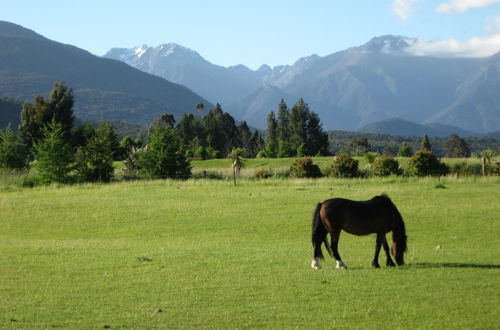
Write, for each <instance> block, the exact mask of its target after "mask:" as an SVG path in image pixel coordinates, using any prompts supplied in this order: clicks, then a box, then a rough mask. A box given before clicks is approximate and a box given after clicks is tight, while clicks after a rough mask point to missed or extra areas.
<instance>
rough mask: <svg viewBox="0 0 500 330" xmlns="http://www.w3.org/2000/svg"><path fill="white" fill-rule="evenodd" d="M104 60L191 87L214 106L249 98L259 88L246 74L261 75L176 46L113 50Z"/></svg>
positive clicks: (171, 44) (170, 44) (173, 44)
mask: <svg viewBox="0 0 500 330" xmlns="http://www.w3.org/2000/svg"><path fill="white" fill-rule="evenodd" d="M104 57H105V58H111V59H117V60H120V61H123V62H125V63H127V64H129V65H131V66H133V67H135V68H137V69H139V70H142V71H144V72H148V73H151V74H154V75H156V76H159V77H162V78H165V79H167V80H169V81H173V82H175V83H178V84H182V85H186V86H189V88H191V89H192V90H193V91H195V92H196V93H199V94H200V95H203V96H204V97H206V98H207V99H209V100H210V101H211V102H214V103H215V102H219V103H221V104H223V105H224V104H227V103H229V102H231V101H234V100H235V99H237V98H239V97H241V96H244V95H246V94H248V93H249V92H251V91H252V90H253V89H254V88H255V87H256V86H257V85H255V83H252V82H251V80H250V81H249V80H248V79H245V76H244V72H243V71H247V72H246V73H247V74H248V73H249V74H251V75H252V77H253V76H256V75H257V74H255V73H254V71H251V70H250V69H248V68H246V67H244V66H239V67H237V68H234V69H227V68H224V67H221V66H218V65H214V64H212V63H210V62H208V61H207V60H205V59H204V58H203V57H201V56H200V55H199V54H198V53H197V52H195V51H193V50H190V49H188V48H185V47H183V46H180V45H177V44H175V43H169V44H163V45H160V46H158V47H148V46H146V45H141V46H137V47H134V48H132V49H126V48H112V49H111V50H110V51H109V52H108V53H106V54H105V55H104ZM242 67H243V68H242ZM245 69H246V70H245ZM249 71H250V72H249ZM254 80H255V79H254Z"/></svg>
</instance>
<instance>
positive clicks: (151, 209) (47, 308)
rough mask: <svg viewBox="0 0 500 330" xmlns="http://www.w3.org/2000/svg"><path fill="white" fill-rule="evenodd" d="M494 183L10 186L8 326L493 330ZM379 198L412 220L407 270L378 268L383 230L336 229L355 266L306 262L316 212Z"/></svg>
mask: <svg viewBox="0 0 500 330" xmlns="http://www.w3.org/2000/svg"><path fill="white" fill-rule="evenodd" d="M226 162H227V160H226ZM205 164H207V163H205ZM193 165H194V167H195V170H201V164H193ZM215 167H216V166H215V165H214V168H215ZM276 167H285V166H282V165H276ZM207 168H208V164H207ZM245 171H247V170H245ZM499 186H500V178H499V177H484V178H481V177H468V178H451V177H446V178H441V179H439V181H438V179H436V178H420V179H419V178H405V177H390V178H369V179H328V178H323V179H317V180H305V179H303V180H299V179H293V180H292V179H287V180H279V179H269V180H249V179H245V178H243V179H241V180H239V181H238V183H237V185H236V186H235V185H234V184H233V183H232V181H231V180H203V179H200V180H193V179H191V180H188V181H169V180H167V181H135V182H134V181H132V182H118V183H111V184H105V185H104V184H85V185H73V186H60V185H53V186H46V187H35V188H32V189H23V188H19V187H17V186H15V185H3V186H0V210H1V215H0V328H13V329H14V328H15V329H24V328H51V327H62V328H71V329H80V328H85V329H88V328H103V327H109V328H275V329H276V328H315V329H317V328H322V329H332V328H375V329H377V328H380V329H382V328H384V329H385V328H417V329H418V328H436V329H438V328H459V329H460V328H461V329H470V328H498V327H500V313H499V308H498V306H499V305H500V295H499V292H500V276H499V275H500V252H499V250H498V243H499V239H498V237H499V236H498V234H499V232H500V218H499V214H500V194H499V193H498V192H499V189H498V188H499ZM382 192H385V193H387V194H388V195H389V196H390V197H391V198H392V200H393V201H394V203H395V204H396V206H397V207H398V209H399V210H400V212H401V214H402V216H403V218H404V220H405V223H406V228H407V234H408V237H409V241H408V244H409V250H408V253H407V255H406V257H405V261H406V263H407V264H406V265H405V266H403V267H397V268H388V267H384V266H383V265H384V264H385V263H384V257H383V256H381V258H380V261H381V265H382V268H381V269H372V268H371V258H372V255H373V251H374V244H375V237H374V236H368V237H356V236H351V235H349V234H346V233H343V234H342V235H341V238H340V245H339V250H340V253H341V255H342V257H343V259H344V261H345V263H346V264H347V265H348V266H349V269H347V270H339V269H335V262H334V261H333V260H332V259H331V258H330V257H329V256H327V259H326V260H325V262H323V269H322V270H320V271H315V270H313V269H311V267H310V262H311V257H312V247H311V212H312V211H313V208H314V206H315V205H316V203H317V202H319V201H322V200H324V199H327V198H331V197H345V198H351V199H358V200H363V199H369V198H371V197H373V196H374V195H377V194H380V193H382ZM388 239H389V241H391V240H390V235H388Z"/></svg>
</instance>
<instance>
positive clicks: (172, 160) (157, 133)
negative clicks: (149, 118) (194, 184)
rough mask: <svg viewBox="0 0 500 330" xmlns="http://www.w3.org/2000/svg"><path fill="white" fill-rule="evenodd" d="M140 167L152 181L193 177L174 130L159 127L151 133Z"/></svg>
mask: <svg viewBox="0 0 500 330" xmlns="http://www.w3.org/2000/svg"><path fill="white" fill-rule="evenodd" d="M138 165H139V166H141V167H142V171H143V172H144V173H145V175H146V176H147V177H149V178H152V179H167V178H170V179H188V178H189V177H190V176H191V164H190V163H189V161H187V159H186V157H185V152H184V150H183V149H182V145H181V142H180V139H179V137H178V136H177V134H176V131H175V130H174V129H173V128H167V127H157V128H154V129H153V130H152V131H151V132H150V134H149V139H148V144H147V146H146V149H145V151H144V152H142V153H141V154H140V156H139V162H138Z"/></svg>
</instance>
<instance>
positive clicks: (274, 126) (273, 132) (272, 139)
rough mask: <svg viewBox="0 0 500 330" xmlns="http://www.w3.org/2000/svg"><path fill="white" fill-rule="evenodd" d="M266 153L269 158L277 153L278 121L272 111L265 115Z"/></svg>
mask: <svg viewBox="0 0 500 330" xmlns="http://www.w3.org/2000/svg"><path fill="white" fill-rule="evenodd" d="M266 155H267V157H271V158H274V157H276V156H277V155H278V122H277V121H276V117H275V116H274V112H273V111H271V112H270V113H269V114H268V115H267V129H266Z"/></svg>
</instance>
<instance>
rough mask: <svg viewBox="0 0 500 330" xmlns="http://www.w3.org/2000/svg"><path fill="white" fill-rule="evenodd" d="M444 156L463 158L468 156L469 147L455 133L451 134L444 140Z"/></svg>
mask: <svg viewBox="0 0 500 330" xmlns="http://www.w3.org/2000/svg"><path fill="white" fill-rule="evenodd" d="M445 145H446V150H448V152H447V153H446V157H450V158H464V157H469V156H470V148H469V145H468V144H467V142H465V140H463V139H461V138H460V137H459V136H458V135H456V134H451V135H450V136H449V137H448V139H447V140H446V144H445Z"/></svg>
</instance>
